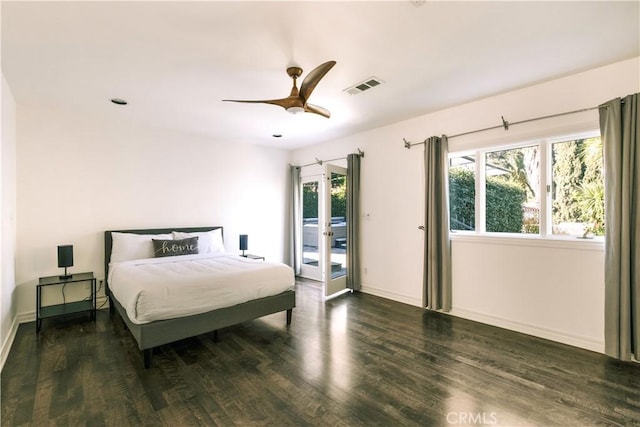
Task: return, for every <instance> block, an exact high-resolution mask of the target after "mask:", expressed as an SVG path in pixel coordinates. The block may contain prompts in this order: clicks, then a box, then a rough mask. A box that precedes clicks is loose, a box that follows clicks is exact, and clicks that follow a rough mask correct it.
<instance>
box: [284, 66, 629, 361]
mask: <svg viewBox="0 0 640 427" xmlns="http://www.w3.org/2000/svg"><path fill="white" fill-rule="evenodd" d="M639 90H640V58H634V59H631V60H627V61H623V62H620V63H616V64H612V65H609V66H605V67H601V68H598V69H594V70H590V71H587V72H583V73H579V74H575V75H572V76H567V77H564V78H561V79H557V80H554V81H549V82H544V83H540V84H538V85H535V86H531V87H528V88H523V89H520V90H516V91H513V92H509V93H505V94H502V95H498V96H494V97H490V98H486V99H482V100H478V101H475V102H472V103H469V104H465V105H460V106H457V107H453V108H449V109H446V110H442V111H439V112H435V113H431V114H426V115H424V116H420V117H417V118H414V119H411V120H406V121H403V122H399V123H396V124H393V125H390V126H385V127H382V128H378V129H374V130H371V131H368V132H363V133H360V134H357V135H353V136H351V137H348V138H343V139H340V140H336V141H332V142H329V143H324V144H320V145H316V146H312V147H307V148H305V149H300V150H297V151H295V152H293V153H292V162H293V163H294V164H305V163H310V162H313V161H314V158H316V157H318V158H320V159H323V158H335V157H339V156H343V155H345V154H347V153H349V152H354V151H355V150H356V149H357V148H360V149H362V150H364V151H365V158H364V159H363V162H362V171H361V173H362V176H361V186H362V188H361V192H362V198H361V204H362V215H363V218H362V220H363V221H362V230H361V236H362V241H361V245H362V268H363V271H362V274H363V275H362V277H363V291H364V292H368V293H371V294H375V295H379V296H383V297H386V298H390V299H394V300H396V301H400V302H405V303H408V304H412V305H417V306H419V305H421V302H422V296H423V292H422V260H421V254H422V239H423V235H422V231H419V230H418V229H417V227H418V226H419V225H422V224H423V219H422V216H423V208H422V205H423V201H424V195H423V194H422V192H423V184H422V182H423V175H424V172H423V166H422V165H423V159H422V157H423V148H422V146H417V147H413V148H412V149H411V150H407V149H405V148H403V138H406V139H407V140H409V141H411V142H420V141H423V140H424V139H425V138H427V137H429V136H432V135H441V134H447V135H455V134H458V133H463V132H467V131H470V130H475V129H482V128H486V127H491V126H496V125H500V124H501V120H500V117H501V116H504V118H505V119H506V120H508V121H510V122H517V121H519V120H526V119H530V118H534V117H540V116H546V115H551V114H556V113H562V112H566V111H573V110H580V109H583V108H589V107H594V106H597V105H599V104H601V103H603V102H606V101H608V100H609V99H611V98H614V97H618V96H624V95H627V94H629V93H634V92H638V91H639ZM360 96H366V94H362V95H360ZM425 96H428V94H425ZM594 129H598V113H597V110H592V111H589V112H585V113H579V114H574V115H570V116H564V117H560V118H554V119H548V120H542V121H537V122H531V123H529V124H523V125H518V126H512V127H511V128H510V130H509V131H506V132H505V131H504V130H502V129H499V130H496V131H490V132H484V133H478V134H474V135H470V136H466V137H460V138H456V139H452V140H450V150H451V151H459V150H467V149H472V148H477V147H483V146H488V145H500V144H507V143H515V142H519V141H525V140H528V139H532V138H535V137H540V136H550V135H562V134H566V133H569V132H577V131H585V130H594ZM452 256H453V310H452V314H454V315H458V316H461V317H466V318H469V319H474V320H478V321H482V322H486V323H490V324H494V325H497V326H502V327H508V328H511V329H514V330H518V331H521V332H525V333H529V334H534V335H538V336H541V337H544V338H548V339H553V340H557V341H561V342H565V343H567V344H572V345H576V346H580V347H583V348H588V349H591V350H594V351H603V348H604V344H603V341H604V338H603V331H604V326H603V323H604V312H603V307H604V297H603V295H604V284H603V282H604V272H603V271H604V270H603V261H604V253H603V247H602V244H601V243H597V242H584V244H583V243H577V242H570V243H565V242H560V243H555V244H554V243H553V242H545V241H530V240H527V241H526V242H525V243H522V240H521V239H516V240H505V239H495V238H493V239H491V238H482V237H480V238H478V237H477V236H473V237H472V238H455V239H454V240H453V243H452ZM514 277H517V278H518V280H514Z"/></svg>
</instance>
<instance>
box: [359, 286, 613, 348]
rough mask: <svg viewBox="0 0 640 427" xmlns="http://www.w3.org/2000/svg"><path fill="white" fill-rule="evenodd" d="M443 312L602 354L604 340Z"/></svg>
mask: <svg viewBox="0 0 640 427" xmlns="http://www.w3.org/2000/svg"><path fill="white" fill-rule="evenodd" d="M360 291H361V292H363V293H366V294H371V295H375V296H378V297H381V298H386V299H390V300H393V301H397V302H401V303H404V304H409V305H413V306H416V307H422V301H421V300H419V299H417V298H415V297H411V296H408V295H403V294H399V293H396V292H390V291H388V290H386V289H380V288H376V287H374V286H369V285H366V284H363V285H362V289H360ZM444 314H450V315H452V316H456V317H461V318H463V319H467V320H473V321H474V322H479V323H484V324H487V325H491V326H497V327H499V328H504V329H508V330H511V331H515V332H520V333H523V334H527V335H533V336H535V337H539V338H544V339H547V340H550V341H555V342H559V343H562V344H567V345H571V346H574V347H579V348H583V349H585V350H590V351H594V352H596V353H602V354H604V341H598V340H593V339H591V338H586V337H581V336H577V335H572V334H568V333H566V332H564V331H558V330H553V329H548V328H542V327H539V326H536V325H531V324H527V323H522V322H517V321H513V320H509V319H504V318H500V317H495V316H490V315H487V314H484V313H478V312H476V311H472V310H465V309H462V308H453V309H452V310H451V311H450V312H448V313H444Z"/></svg>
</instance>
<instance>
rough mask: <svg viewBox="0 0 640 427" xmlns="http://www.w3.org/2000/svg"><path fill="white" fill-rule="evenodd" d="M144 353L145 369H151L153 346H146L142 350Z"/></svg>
mask: <svg viewBox="0 0 640 427" xmlns="http://www.w3.org/2000/svg"><path fill="white" fill-rule="evenodd" d="M142 353H143V354H144V369H149V368H150V367H151V356H153V349H152V348H145V349H144V350H142Z"/></svg>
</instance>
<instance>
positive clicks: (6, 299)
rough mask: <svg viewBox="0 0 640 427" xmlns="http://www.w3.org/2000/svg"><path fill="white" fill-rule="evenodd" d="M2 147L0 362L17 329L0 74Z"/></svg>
mask: <svg viewBox="0 0 640 427" xmlns="http://www.w3.org/2000/svg"><path fill="white" fill-rule="evenodd" d="M0 93H1V95H2V96H1V98H2V122H1V124H0V127H1V128H2V129H1V132H0V134H1V135H2V136H1V137H2V149H1V151H0V160H1V167H2V172H1V175H0V188H1V189H2V198H1V201H0V203H1V205H0V217H1V221H0V222H1V223H2V233H1V234H0V236H1V237H0V269H1V270H0V279H1V280H2V282H1V283H0V344H1V345H2V347H1V351H0V357H1V365H0V366H4V361H5V360H6V358H7V355H8V354H9V349H10V347H11V343H12V342H13V337H14V336H15V333H16V330H17V322H16V296H15V288H16V281H15V250H16V103H15V100H14V98H13V94H12V93H11V90H10V89H9V86H8V85H7V82H6V80H5V78H4V74H3V75H2V89H1V92H0Z"/></svg>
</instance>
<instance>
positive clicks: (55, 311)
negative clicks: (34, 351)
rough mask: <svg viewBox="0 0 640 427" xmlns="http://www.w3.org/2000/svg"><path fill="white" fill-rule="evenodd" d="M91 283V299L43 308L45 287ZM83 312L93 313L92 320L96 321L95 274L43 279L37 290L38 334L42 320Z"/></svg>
mask: <svg viewBox="0 0 640 427" xmlns="http://www.w3.org/2000/svg"><path fill="white" fill-rule="evenodd" d="M80 282H90V283H91V294H90V295H89V299H86V300H83V301H74V302H67V303H63V304H55V305H46V306H44V307H43V306H42V305H41V304H42V288H43V287H44V286H55V285H58V286H65V285H68V284H70V283H80ZM82 311H90V312H91V320H96V278H95V277H93V273H78V274H72V275H71V277H70V278H68V279H61V278H60V276H48V277H41V278H40V280H39V282H38V286H37V288H36V333H37V332H40V327H41V326H42V319H47V318H49V317H56V316H63V315H65V314H71V313H79V312H82Z"/></svg>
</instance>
